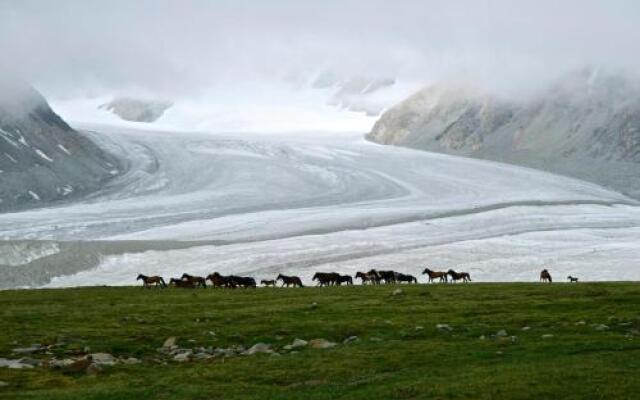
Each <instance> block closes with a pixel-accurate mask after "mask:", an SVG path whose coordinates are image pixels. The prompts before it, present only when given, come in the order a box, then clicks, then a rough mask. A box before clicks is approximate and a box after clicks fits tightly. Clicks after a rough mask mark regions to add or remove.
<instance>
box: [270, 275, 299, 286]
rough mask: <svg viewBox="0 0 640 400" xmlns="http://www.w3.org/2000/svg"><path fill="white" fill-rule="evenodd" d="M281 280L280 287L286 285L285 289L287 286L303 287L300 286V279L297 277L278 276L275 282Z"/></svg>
mask: <svg viewBox="0 0 640 400" xmlns="http://www.w3.org/2000/svg"><path fill="white" fill-rule="evenodd" d="M279 280H281V281H282V285H281V286H284V285H287V287H289V285H293V287H296V286H298V287H304V285H303V284H302V280H301V279H300V278H298V277H297V276H286V275H282V274H278V277H277V278H276V282H277V281H279Z"/></svg>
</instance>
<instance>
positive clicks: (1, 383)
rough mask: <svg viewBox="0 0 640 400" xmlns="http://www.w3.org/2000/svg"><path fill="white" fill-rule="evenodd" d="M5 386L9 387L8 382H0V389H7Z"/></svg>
mask: <svg viewBox="0 0 640 400" xmlns="http://www.w3.org/2000/svg"><path fill="white" fill-rule="evenodd" d="M7 386H9V382H5V381H0V387H7Z"/></svg>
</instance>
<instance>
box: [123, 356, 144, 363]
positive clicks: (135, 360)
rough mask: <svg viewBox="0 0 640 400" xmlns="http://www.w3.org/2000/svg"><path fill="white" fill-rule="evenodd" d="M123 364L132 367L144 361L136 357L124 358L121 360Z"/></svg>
mask: <svg viewBox="0 0 640 400" xmlns="http://www.w3.org/2000/svg"><path fill="white" fill-rule="evenodd" d="M121 362H122V363H123V364H127V365H132V364H140V363H141V362H142V361H141V360H140V359H137V358H135V357H129V358H124V359H122V360H121Z"/></svg>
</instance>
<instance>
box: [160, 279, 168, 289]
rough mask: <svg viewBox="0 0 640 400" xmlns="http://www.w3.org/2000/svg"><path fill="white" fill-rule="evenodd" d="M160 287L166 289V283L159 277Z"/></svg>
mask: <svg viewBox="0 0 640 400" xmlns="http://www.w3.org/2000/svg"><path fill="white" fill-rule="evenodd" d="M160 285H162V287H167V283H166V282H165V281H164V278H163V277H160Z"/></svg>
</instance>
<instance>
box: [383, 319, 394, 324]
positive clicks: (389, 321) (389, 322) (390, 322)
mask: <svg viewBox="0 0 640 400" xmlns="http://www.w3.org/2000/svg"><path fill="white" fill-rule="evenodd" d="M384 323H385V324H387V325H393V321H391V320H389V319H387V320H385V321H384Z"/></svg>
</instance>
